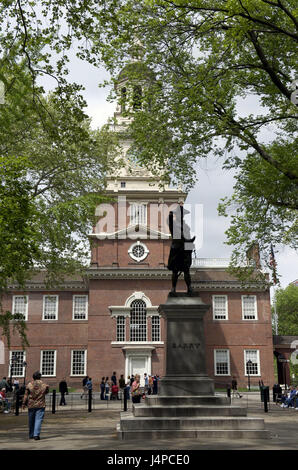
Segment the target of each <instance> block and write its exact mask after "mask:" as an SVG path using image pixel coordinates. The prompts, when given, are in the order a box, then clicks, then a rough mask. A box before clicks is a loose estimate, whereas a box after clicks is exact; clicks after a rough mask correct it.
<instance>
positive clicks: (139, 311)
mask: <svg viewBox="0 0 298 470" xmlns="http://www.w3.org/2000/svg"><path fill="white" fill-rule="evenodd" d="M130 308H131V310H130V341H147V312H146V304H145V302H144V301H143V300H140V299H137V300H133V302H132V303H131V304H130Z"/></svg>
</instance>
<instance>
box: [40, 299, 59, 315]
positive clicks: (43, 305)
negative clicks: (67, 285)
mask: <svg viewBox="0 0 298 470" xmlns="http://www.w3.org/2000/svg"><path fill="white" fill-rule="evenodd" d="M46 297H56V311H55V316H56V318H44V314H45V298H46ZM58 306H59V295H57V294H53V295H52V294H46V295H44V296H43V303H42V320H44V321H57V320H58V311H59V308H58Z"/></svg>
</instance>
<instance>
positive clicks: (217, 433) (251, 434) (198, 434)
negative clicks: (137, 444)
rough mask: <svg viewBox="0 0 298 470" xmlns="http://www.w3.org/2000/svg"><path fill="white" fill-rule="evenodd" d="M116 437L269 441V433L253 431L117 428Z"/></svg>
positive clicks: (128, 438)
mask: <svg viewBox="0 0 298 470" xmlns="http://www.w3.org/2000/svg"><path fill="white" fill-rule="evenodd" d="M117 436H118V439H121V440H136V439H144V440H153V439H171V440H172V439H204V438H208V439H269V438H270V432H269V431H267V430H264V429H262V430H255V429H242V430H239V429H237V430H235V429H183V430H181V429H178V430H173V429H171V430H167V429H162V430H160V429H151V430H147V431H139V430H138V431H137V432H136V431H122V430H121V429H120V425H118V426H117Z"/></svg>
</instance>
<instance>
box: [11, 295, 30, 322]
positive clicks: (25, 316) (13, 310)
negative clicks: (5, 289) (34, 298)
mask: <svg viewBox="0 0 298 470" xmlns="http://www.w3.org/2000/svg"><path fill="white" fill-rule="evenodd" d="M17 297H23V298H25V299H26V300H25V306H26V308H25V314H24V320H25V321H27V320H28V304H29V295H13V296H12V314H13V315H15V314H16V313H20V312H15V306H16V298H17Z"/></svg>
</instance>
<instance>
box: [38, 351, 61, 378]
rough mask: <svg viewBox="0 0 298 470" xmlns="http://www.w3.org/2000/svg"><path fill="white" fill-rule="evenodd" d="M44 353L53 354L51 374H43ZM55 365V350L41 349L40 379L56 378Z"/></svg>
mask: <svg viewBox="0 0 298 470" xmlns="http://www.w3.org/2000/svg"><path fill="white" fill-rule="evenodd" d="M46 352H53V353H54V371H53V374H45V373H44V372H43V357H44V353H46ZM56 364H57V350H56V349H42V350H41V351H40V372H41V374H42V377H56Z"/></svg>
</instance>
